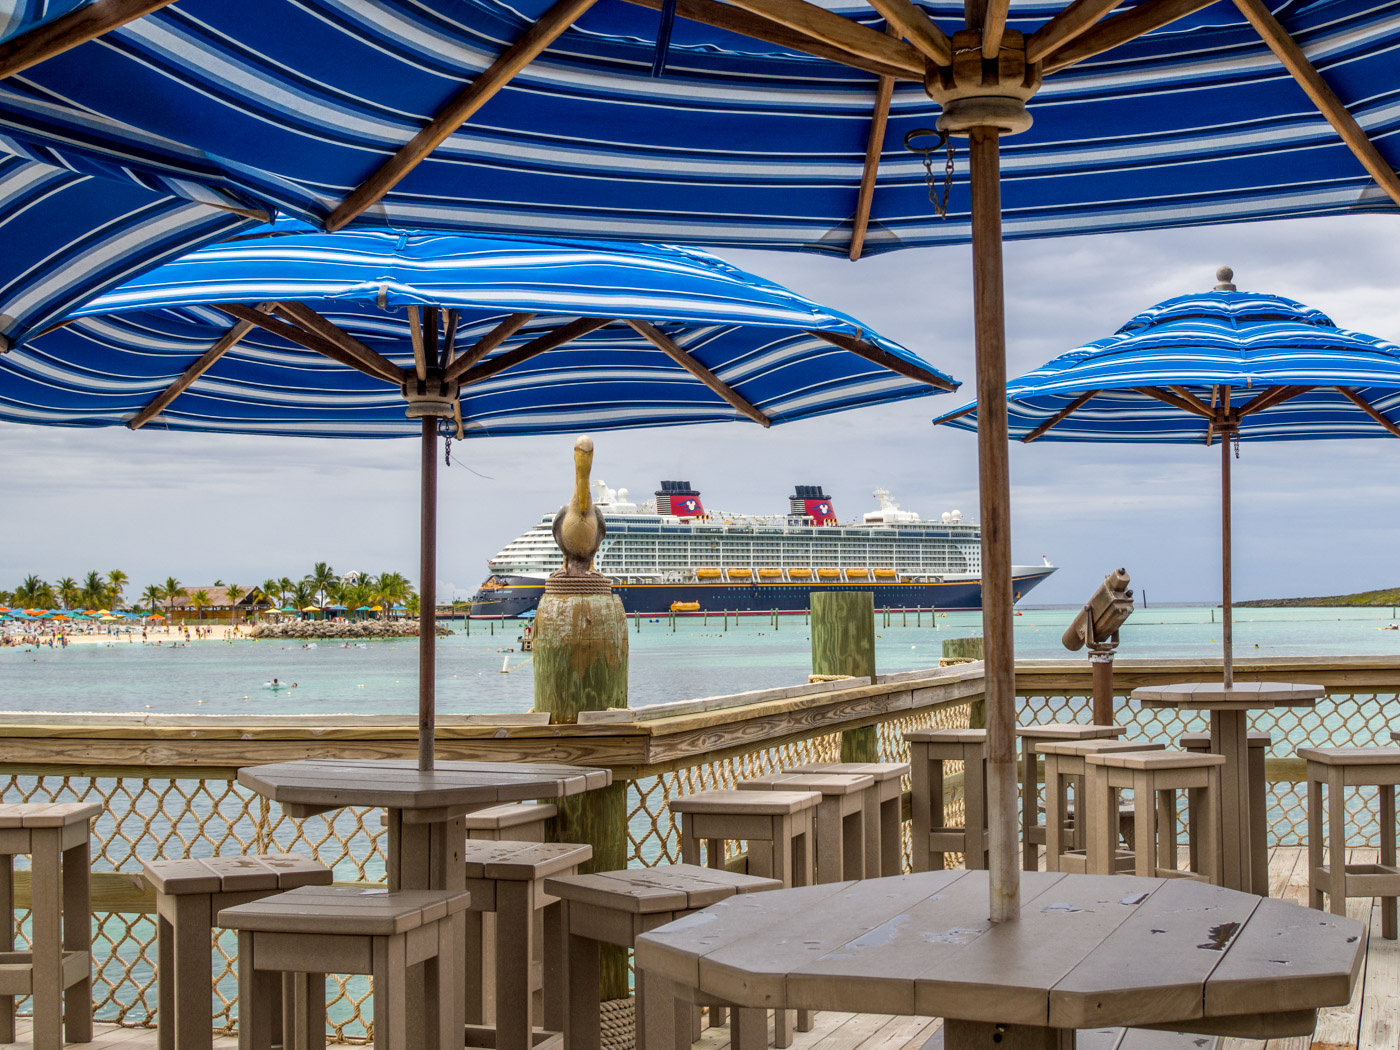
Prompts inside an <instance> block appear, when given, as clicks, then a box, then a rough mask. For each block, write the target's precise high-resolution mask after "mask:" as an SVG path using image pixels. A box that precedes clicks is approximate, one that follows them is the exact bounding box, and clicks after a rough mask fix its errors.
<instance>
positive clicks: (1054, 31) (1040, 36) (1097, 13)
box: [1026, 0, 1122, 62]
mask: <svg viewBox="0 0 1400 1050" xmlns="http://www.w3.org/2000/svg"><path fill="white" fill-rule="evenodd" d="M1120 3H1122V0H1074V2H1073V3H1071V4H1070V5H1069V6H1068V7H1065V8H1063V9H1062V10H1061V11H1060V13H1059V14H1057V15H1055V17H1054V18H1052V19H1050V21H1048V22H1046V23H1045V24H1044V25H1043V26H1041V27H1040V28H1039V29H1037V30H1036V31H1035V32H1034V33H1032V34H1031V36H1030V39H1029V40H1027V41H1026V61H1027V62H1039V61H1040V60H1041V59H1042V58H1044V57H1045V56H1046V55H1048V54H1051V53H1052V52H1053V51H1054V50H1055V49H1056V48H1059V47H1063V46H1064V45H1065V44H1068V43H1069V42H1070V41H1071V40H1074V39H1076V38H1077V37H1079V36H1082V35H1083V34H1084V33H1087V32H1088V31H1089V30H1090V29H1093V28H1094V26H1096V25H1098V23H1099V22H1100V21H1102V20H1103V19H1104V18H1105V17H1107V16H1108V14H1109V13H1110V12H1112V10H1113V9H1114V8H1115V7H1117V6H1118V5H1119V4H1120Z"/></svg>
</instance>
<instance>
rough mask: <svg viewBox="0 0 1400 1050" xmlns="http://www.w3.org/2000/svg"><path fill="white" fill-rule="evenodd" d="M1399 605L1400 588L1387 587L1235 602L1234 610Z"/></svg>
mask: <svg viewBox="0 0 1400 1050" xmlns="http://www.w3.org/2000/svg"><path fill="white" fill-rule="evenodd" d="M1395 605H1400V587H1388V588H1385V589H1382V590H1378V591H1358V592H1357V593H1355V594H1333V595H1328V596H1326V597H1322V598H1263V599H1255V600H1254V601H1249V602H1235V608H1237V609H1244V608H1261V607H1270V606H1272V607H1276V608H1298V607H1301V606H1317V607H1322V608H1327V607H1331V608H1337V607H1343V606H1348V607H1354V608H1387V607H1390V606H1395Z"/></svg>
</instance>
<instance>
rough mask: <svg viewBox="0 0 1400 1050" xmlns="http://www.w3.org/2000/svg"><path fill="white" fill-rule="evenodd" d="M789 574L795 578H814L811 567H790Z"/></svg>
mask: <svg viewBox="0 0 1400 1050" xmlns="http://www.w3.org/2000/svg"><path fill="white" fill-rule="evenodd" d="M788 576H790V577H791V578H792V579H794V580H810V579H811V578H812V570H811V569H789V570H788Z"/></svg>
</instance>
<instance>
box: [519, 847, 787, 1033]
mask: <svg viewBox="0 0 1400 1050" xmlns="http://www.w3.org/2000/svg"><path fill="white" fill-rule="evenodd" d="M544 887H545V892H546V893H550V894H553V895H554V896H555V897H558V898H559V899H560V900H561V901H562V902H563V903H562V906H563V922H562V926H563V936H564V939H565V946H564V947H565V949H566V950H565V951H563V952H562V954H563V957H564V958H565V959H566V965H565V973H566V984H567V987H568V997H567V998H568V1007H567V1010H566V1011H565V1014H564V1043H565V1045H566V1046H567V1047H568V1048H569V1050H599V1047H600V1011H599V1003H598V946H599V945H600V944H613V945H617V946H618V947H621V948H627V949H629V950H630V949H631V948H633V947H634V946H635V945H636V943H637V938H638V937H639V936H641V935H642V934H643V933H646V932H647V931H648V930H654V929H656V928H657V927H659V926H665V925H666V924H667V923H669V922H672V921H674V920H676V919H679V918H682V917H684V916H686V915H689V914H691V913H692V912H695V911H699V910H700V909H701V908H708V907H709V906H710V905H711V904H715V903H718V902H719V901H722V900H724V899H726V898H728V897H732V896H734V895H735V894H737V893H754V892H757V891H760V890H771V889H779V888H781V887H782V883H781V882H779V881H778V880H777V879H762V878H758V877H757V876H754V875H742V874H739V873H737V872H730V871H724V870H722V869H721V870H716V869H714V868H702V867H699V866H698V865H694V864H675V865H666V866H662V867H656V868H629V869H627V870H625V871H607V872H599V873H597V874H594V875H566V876H556V877H553V878H548V879H546V880H545V884H544ZM636 996H637V997H636V1011H635V1017H636V1048H637V1050H647V1047H648V1043H651V1044H657V1045H663V1046H664V1045H666V1044H667V1042H668V1041H669V1040H670V1039H671V1038H674V1040H675V1045H676V1046H689V1045H690V1044H691V1043H692V1042H694V1041H695V1040H696V1039H698V1038H699V1037H700V1032H699V1031H698V1028H699V1023H698V1021H699V1018H698V1015H697V1016H694V1017H693V1016H692V1015H693V1014H695V1011H692V1010H691V1009H690V1008H689V1007H681V1008H678V1009H675V1010H671V1009H669V1008H668V1007H669V1006H670V1002H671V1001H670V999H669V997H667V998H664V999H663V1000H662V1001H661V1002H660V1003H657V1004H653V1003H652V1002H650V1001H649V1000H648V998H647V989H646V974H645V973H642V972H638V974H637V985H636ZM759 1013H760V1014H766V1011H759ZM740 1023H741V1024H742V1023H743V1022H740ZM763 1023H764V1025H765V1026H766V1023H767V1021H766V1017H765V1018H763ZM649 1031H650V1038H648V1032H649ZM778 1033H779V1037H778V1042H777V1045H778V1046H789V1045H791V1042H792V1026H791V1024H790V1023H789V1024H786V1025H785V1024H784V1023H783V1019H782V1018H779V1023H778ZM784 1033H785V1035H784ZM784 1039H785V1040H786V1041H784Z"/></svg>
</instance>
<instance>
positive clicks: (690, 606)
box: [671, 602, 700, 612]
mask: <svg viewBox="0 0 1400 1050" xmlns="http://www.w3.org/2000/svg"><path fill="white" fill-rule="evenodd" d="M671 611H672V612H699V611H700V603H699V602H672V603H671Z"/></svg>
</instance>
